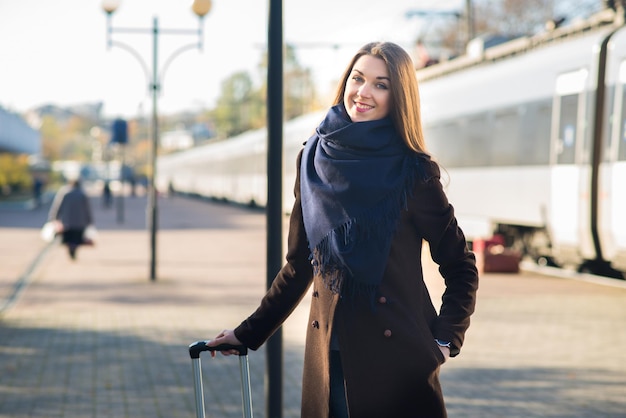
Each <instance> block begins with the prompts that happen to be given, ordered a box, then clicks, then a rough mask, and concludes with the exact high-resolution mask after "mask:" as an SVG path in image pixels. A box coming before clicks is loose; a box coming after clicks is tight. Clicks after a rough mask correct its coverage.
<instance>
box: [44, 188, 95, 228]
mask: <svg viewBox="0 0 626 418" xmlns="http://www.w3.org/2000/svg"><path fill="white" fill-rule="evenodd" d="M48 219H49V220H51V221H54V220H58V221H60V222H61V223H62V224H63V229H64V230H83V229H85V228H86V227H87V226H89V225H90V224H92V223H93V216H92V213H91V206H90V204H89V198H88V197H87V194H86V193H85V192H84V191H83V189H82V188H81V186H80V182H79V181H75V182H71V183H70V184H67V185H65V186H63V187H61V188H60V189H59V191H58V192H57V194H56V195H55V197H54V200H53V201H52V206H51V207H50V212H49V213H48Z"/></svg>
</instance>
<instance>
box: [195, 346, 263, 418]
mask: <svg viewBox="0 0 626 418" xmlns="http://www.w3.org/2000/svg"><path fill="white" fill-rule="evenodd" d="M206 343H207V342H206V341H196V342H195V343H192V344H190V345H189V356H190V357H191V367H192V370H193V377H194V381H193V383H194V390H195V395H196V415H197V417H198V418H204V417H205V415H204V391H203V388H202V364H201V362H200V353H201V352H203V351H222V350H231V349H234V350H237V351H239V369H240V372H241V403H242V405H243V416H244V418H252V395H251V390H250V366H249V364H248V349H247V348H246V347H244V346H243V345H230V344H221V345H218V346H216V347H208V346H207V345H206Z"/></svg>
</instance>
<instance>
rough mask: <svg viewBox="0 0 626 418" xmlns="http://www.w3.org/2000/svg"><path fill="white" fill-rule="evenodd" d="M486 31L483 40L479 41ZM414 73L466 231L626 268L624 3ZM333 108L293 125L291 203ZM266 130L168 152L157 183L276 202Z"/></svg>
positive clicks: (604, 269)
mask: <svg viewBox="0 0 626 418" xmlns="http://www.w3.org/2000/svg"><path fill="white" fill-rule="evenodd" d="M478 41H479V40H478ZM472 42H473V43H470V45H468V52H467V53H466V54H464V55H462V56H459V57H457V58H454V59H451V60H449V61H447V62H441V63H438V64H435V65H432V66H429V67H426V68H423V69H419V70H416V74H417V77H418V82H419V89H420V101H421V111H422V121H423V128H424V134H425V138H426V144H427V146H428V151H429V153H430V154H432V156H433V158H434V159H435V160H437V161H438V162H439V163H440V165H441V167H442V173H443V175H442V182H443V184H444V186H445V190H446V193H447V195H448V197H449V200H450V202H451V203H452V205H453V206H454V208H455V213H456V216H457V218H458V220H459V224H460V225H461V226H462V228H463V230H464V232H465V234H466V236H467V238H468V241H470V243H471V242H473V241H474V240H477V239H487V238H489V237H492V236H494V235H496V234H497V235H499V236H501V237H504V239H505V242H506V245H507V246H509V247H511V248H515V249H517V250H519V251H520V252H521V253H522V254H523V255H524V257H527V258H528V259H530V260H533V261H535V262H536V263H538V264H541V265H546V264H547V265H552V266H557V267H563V268H568V269H576V270H577V271H580V272H588V273H593V274H598V275H602V276H607V277H613V278H618V279H624V278H625V277H626V184H624V183H626V89H625V87H624V85H625V84H626V28H625V26H624V16H623V13H618V12H615V11H614V10H611V9H606V10H603V11H601V12H599V13H598V14H596V15H594V16H591V17H590V18H589V19H586V20H584V21H579V22H577V23H575V24H572V25H568V26H564V27H560V28H559V27H557V28H554V29H552V30H549V31H546V32H544V33H540V34H537V35H533V36H528V37H519V38H516V39H513V40H511V41H509V42H506V43H502V44H499V45H497V46H493V47H489V48H483V47H481V45H480V43H476V42H474V41H472ZM322 117H323V113H312V114H309V115H305V116H302V117H300V118H297V119H294V120H291V121H287V122H286V123H285V124H284V146H283V149H284V157H283V165H284V166H283V172H284V175H283V181H284V184H283V192H284V198H283V202H284V205H285V211H289V210H290V208H291V205H293V184H294V180H295V161H296V155H297V152H298V151H299V150H300V149H301V148H302V146H303V143H304V142H305V141H306V140H307V139H308V138H309V137H310V136H311V134H312V133H313V129H314V128H315V126H316V125H317V124H318V122H319V121H320V120H321V119H322ZM266 153H267V132H266V130H265V129H261V130H258V131H251V132H247V133H245V134H242V135H240V136H238V137H235V138H230V139H228V140H225V141H220V142H216V143H213V144H208V145H206V146H202V147H197V148H193V149H190V150H188V151H185V152H180V153H177V154H171V155H164V156H160V157H159V158H158V163H157V164H158V165H157V167H158V169H157V173H158V174H157V176H156V180H155V181H156V184H157V187H159V188H161V189H163V190H164V191H166V190H169V191H176V192H180V193H185V194H193V195H199V196H203V197H210V198H213V199H221V200H228V201H232V202H236V203H241V204H248V205H259V206H263V205H264V204H265V203H266V193H267V181H266V180H267V179H266V164H267V156H266Z"/></svg>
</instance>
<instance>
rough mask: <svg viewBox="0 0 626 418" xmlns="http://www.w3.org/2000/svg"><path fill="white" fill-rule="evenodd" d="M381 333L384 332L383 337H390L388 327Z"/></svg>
mask: <svg viewBox="0 0 626 418" xmlns="http://www.w3.org/2000/svg"><path fill="white" fill-rule="evenodd" d="M383 334H384V336H385V337H387V338H389V337H391V330H390V329H386V330H385V332H384V333H383Z"/></svg>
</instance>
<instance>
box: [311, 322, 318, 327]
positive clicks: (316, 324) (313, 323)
mask: <svg viewBox="0 0 626 418" xmlns="http://www.w3.org/2000/svg"><path fill="white" fill-rule="evenodd" d="M311 326H312V327H313V328H319V327H320V323H319V322H317V321H313V322H311Z"/></svg>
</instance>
